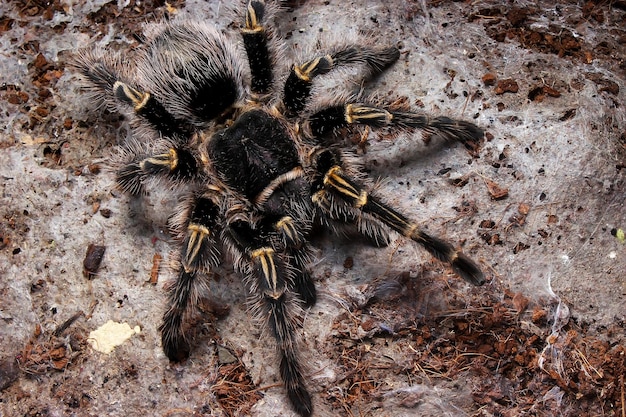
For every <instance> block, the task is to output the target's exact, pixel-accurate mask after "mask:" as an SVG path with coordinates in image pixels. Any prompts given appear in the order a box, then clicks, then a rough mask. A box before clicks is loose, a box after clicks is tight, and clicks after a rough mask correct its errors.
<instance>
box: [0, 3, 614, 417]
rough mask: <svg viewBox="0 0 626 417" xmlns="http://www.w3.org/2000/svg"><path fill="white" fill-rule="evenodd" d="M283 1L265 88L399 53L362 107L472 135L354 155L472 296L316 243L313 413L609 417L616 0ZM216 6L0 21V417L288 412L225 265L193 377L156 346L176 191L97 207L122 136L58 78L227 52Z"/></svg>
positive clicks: (132, 7)
mask: <svg viewBox="0 0 626 417" xmlns="http://www.w3.org/2000/svg"><path fill="white" fill-rule="evenodd" d="M75 3H82V4H75ZM283 6H284V9H283V10H282V11H281V12H280V13H279V14H278V15H277V16H276V21H277V31H278V33H279V34H280V35H281V36H282V37H283V38H284V39H286V46H287V48H286V51H287V52H286V54H285V56H286V59H285V62H283V63H282V64H283V66H281V67H280V68H279V69H280V70H284V69H285V67H286V66H287V65H289V64H290V63H291V62H292V61H293V59H299V58H302V57H303V56H310V52H311V50H315V49H320V50H324V49H325V48H328V47H331V46H332V45H336V44H341V43H346V42H355V41H358V40H360V39H367V41H366V42H376V43H378V44H395V45H397V46H398V47H399V48H400V50H401V58H400V61H399V62H398V63H397V64H396V65H395V66H394V67H393V68H392V69H391V70H390V71H389V72H388V73H387V74H386V75H385V76H383V77H381V78H380V80H378V82H377V84H376V85H374V86H369V87H368V88H371V89H372V90H373V91H375V96H376V98H377V99H378V100H380V101H381V102H387V103H392V105H394V106H399V107H411V108H413V109H416V110H420V111H425V112H428V113H431V114H437V115H439V114H443V115H447V116H450V117H453V118H458V119H466V120H470V121H473V122H474V123H476V124H478V125H479V126H481V127H483V128H484V129H485V130H486V132H487V133H486V135H485V141H484V143H482V145H481V146H480V147H479V148H477V149H469V150H468V149H465V148H464V147H463V146H461V145H456V144H444V143H441V142H440V141H437V140H436V138H434V139H433V140H432V141H431V142H430V143H425V142H424V141H423V140H421V135H419V133H413V134H404V135H400V136H396V135H394V136H391V135H386V134H380V135H376V134H375V133H374V132H370V134H369V138H368V140H367V141H366V142H365V141H363V142H359V141H360V139H361V138H363V137H364V136H363V135H362V134H361V133H358V132H357V134H355V135H352V136H349V138H348V139H352V141H351V140H347V141H346V142H347V144H346V145H347V146H349V147H353V148H354V149H355V150H356V151H357V152H358V153H359V154H360V155H361V156H362V160H363V162H364V169H365V170H366V171H367V172H368V173H369V175H370V176H372V177H373V178H380V179H381V180H382V183H381V185H380V187H379V189H378V192H379V193H380V194H381V195H383V196H384V197H385V199H386V201H388V202H390V203H391V204H392V205H394V206H395V207H398V208H400V209H401V210H403V211H404V212H405V213H407V214H409V215H410V216H412V217H414V218H415V219H417V220H418V221H419V222H420V224H422V225H423V226H424V227H425V228H426V229H428V230H429V232H430V233H432V234H436V235H439V236H442V237H445V238H446V239H448V240H450V241H451V242H455V244H457V245H458V246H459V247H461V248H462V249H463V251H464V252H465V253H467V254H468V255H469V256H471V257H472V258H474V259H476V260H477V261H478V263H479V264H480V265H481V267H482V268H483V270H484V271H485V272H486V275H487V276H488V278H489V280H490V281H489V283H488V284H486V285H485V286H483V287H469V285H468V284H465V283H464V282H462V281H461V280H460V279H458V278H457V277H456V276H455V275H454V274H453V273H452V272H451V271H450V270H449V269H447V268H446V266H445V265H443V264H441V263H440V262H437V261H435V260H433V259H431V258H430V257H429V256H428V255H427V254H425V253H424V251H423V250H421V249H420V248H419V247H417V246H416V245H414V244H413V243H411V242H407V241H406V240H404V239H401V238H399V237H397V236H395V237H394V240H393V242H392V244H391V245H390V246H388V247H386V248H383V249H376V248H372V247H369V246H367V245H366V244H364V243H362V242H354V241H350V240H349V239H343V238H338V237H336V236H331V235H326V234H321V235H320V236H319V237H318V238H317V239H316V241H315V246H316V247H317V248H319V251H318V253H317V254H318V259H317V261H316V262H315V263H314V264H313V265H311V270H312V272H313V276H314V278H315V280H316V283H317V287H318V290H319V293H320V300H319V302H318V304H317V305H316V306H315V307H313V308H312V309H310V310H309V311H307V312H306V315H305V317H304V320H303V327H302V330H301V334H302V338H303V340H304V343H303V344H302V355H303V357H304V358H305V359H306V363H307V364H308V369H307V376H308V378H309V380H310V382H309V387H310V389H311V392H312V394H313V398H314V405H315V408H316V415H320V416H324V415H346V416H408V415H420V416H552V415H559V416H616V417H618V416H619V417H624V416H625V415H626V406H625V405H624V397H625V394H624V392H625V385H624V374H625V369H626V348H625V347H624V342H625V341H626V337H625V330H624V328H625V319H626V308H625V307H624V298H625V296H626V278H625V275H624V271H626V246H625V242H624V240H625V238H624V229H626V208H625V207H624V203H625V199H626V181H625V175H624V173H625V172H626V171H625V167H626V112H625V110H624V105H625V104H626V100H625V99H626V30H625V29H624V28H625V27H626V2H624V1H611V2H602V1H597V2H594V1H589V2H558V4H555V2H545V1H537V2H523V3H520V2H516V3H513V2H490V1H483V2H449V1H400V0H389V1H386V2H379V1H374V0H365V1H359V2H356V1H355V2H352V1H339V0H330V1H321V0H319V1H318V0H309V1H290V2H283ZM229 7H231V6H230V5H229V4H228V2H219V1H211V2H201V1H186V2H182V1H174V2H171V3H162V2H160V1H154V2H153V1H142V2H139V1H135V0H126V1H122V0H120V1H117V2H115V1H111V2H107V1H104V0H98V1H89V2H71V1H64V0H54V1H50V2H43V1H30V0H29V1H26V0H20V1H14V0H12V1H8V2H3V3H2V4H1V5H0V53H1V57H2V58H1V59H0V74H1V80H0V82H1V85H0V110H1V112H0V119H1V120H2V126H3V130H2V131H0V179H1V180H0V187H1V190H2V194H1V195H0V219H1V222H0V295H1V297H0V299H1V300H2V302H1V303H0V340H1V341H2V342H1V346H2V356H1V357H0V416H7V417H8V416H11V417H12V416H103V415H109V416H127V417H130V416H145V415H157V416H169V417H173V416H236V415H253V416H270V415H271V416H278V415H281V416H283V415H284V416H291V415H293V412H292V411H291V409H290V408H289V406H288V404H287V403H286V400H285V397H284V391H283V388H282V386H281V384H280V381H279V378H278V371H277V368H278V367H277V363H276V362H277V361H276V360H275V358H274V349H273V346H272V342H271V340H270V338H269V337H268V336H267V334H266V333H265V332H263V331H262V330H261V329H259V328H257V327H255V325H254V324H253V323H252V321H251V317H250V314H249V313H248V312H247V311H246V306H245V294H244V292H243V289H242V286H241V284H240V282H239V280H238V278H237V277H236V276H234V275H233V274H231V273H230V272H229V269H228V268H227V266H225V267H224V271H221V273H220V274H219V276H216V279H215V282H212V284H211V285H212V291H213V293H214V295H215V297H216V299H215V300H207V301H206V302H205V303H204V305H203V311H204V314H205V316H206V317H205V318H206V319H207V320H206V321H200V322H199V323H198V337H197V339H196V346H195V348H194V351H193V352H192V354H191V357H190V358H189V360H188V361H186V362H185V363H182V364H170V363H169V362H168V360H167V358H166V357H165V355H164V354H163V353H162V350H161V346H160V336H159V334H158V330H157V327H158V325H159V323H160V318H161V315H162V313H163V309H164V302H165V297H164V290H163V285H164V283H165V282H166V281H168V280H170V279H172V277H173V274H172V272H171V271H170V269H169V268H168V265H169V264H170V263H171V259H172V253H174V252H175V251H176V245H175V243H174V242H173V241H172V238H171V236H170V235H169V233H168V230H167V227H166V222H167V218H168V215H169V210H170V209H171V207H172V204H173V202H175V201H176V196H172V195H171V193H163V192H160V191H159V190H158V189H157V190H151V192H150V194H149V195H148V196H147V197H146V198H145V201H143V204H142V205H141V207H137V205H136V204H135V202H132V201H129V199H128V198H127V197H126V196H124V195H123V194H122V193H120V192H119V191H117V190H116V188H115V186H114V179H113V176H114V175H113V174H112V173H111V172H110V171H109V170H107V161H108V160H110V157H111V155H113V154H114V153H115V147H116V146H118V145H119V144H121V143H123V141H124V140H125V139H126V138H127V137H128V135H129V127H128V123H127V120H125V119H124V118H123V117H121V116H119V115H117V114H111V113H108V112H103V111H99V110H98V109H96V108H94V103H91V102H90V101H89V99H88V98H86V96H85V95H84V94H83V91H82V89H81V84H80V81H79V79H78V77H77V76H76V74H74V73H73V72H72V70H71V68H70V65H69V63H70V62H71V59H72V56H73V55H74V54H75V52H76V51H77V50H79V49H81V48H87V47H93V45H98V46H99V47H103V48H109V49H111V50H119V51H126V52H125V53H127V54H128V55H127V56H128V57H129V58H128V60H129V61H132V52H131V51H132V50H133V49H134V48H137V47H139V46H140V44H141V42H142V39H143V37H142V33H143V32H144V29H145V27H146V26H149V25H150V24H152V23H154V22H162V21H164V20H179V19H200V20H205V21H209V22H215V24H216V26H218V27H219V28H220V30H223V31H225V32H226V33H228V34H230V35H229V36H232V39H233V41H234V42H236V41H237V39H238V38H237V31H236V28H237V27H239V25H240V23H239V22H238V21H236V19H237V18H236V16H235V15H234V14H233V13H230V12H229V11H228V10H227V9H228V8H229ZM340 75H341V76H342V77H343V78H342V79H341V80H340V81H338V82H339V85H350V84H349V83H350V76H351V73H350V72H347V73H344V74H340ZM336 86H337V85H334V84H332V83H326V84H324V83H323V85H322V88H321V90H322V93H323V94H332V93H333V91H334V88H335V87H336ZM353 87H354V86H353ZM368 91H369V90H368ZM351 142H356V143H351ZM217 299H219V300H220V301H219V302H218V301H216V300H217ZM108 320H113V321H114V322H119V323H127V324H128V325H129V327H128V329H130V331H129V333H128V336H129V337H130V338H129V339H127V340H126V341H124V342H122V341H120V342H119V343H121V345H119V346H118V347H117V348H115V349H114V350H113V351H112V352H111V353H109V354H106V353H101V352H100V351H99V350H98V349H97V348H100V347H102V342H101V340H100V339H97V338H96V337H95V336H94V335H93V334H91V332H92V331H94V330H96V329H98V328H100V327H101V326H102V325H104V324H105V323H106V322H107V321H108ZM211 322H213V323H214V324H213V325H211V324H209V323H211ZM136 326H138V327H139V329H136ZM135 329H136V330H139V333H136V332H135ZM94 340H96V341H97V343H96V344H95V346H94V344H93V341H94ZM90 341H91V342H92V343H89V342H90Z"/></svg>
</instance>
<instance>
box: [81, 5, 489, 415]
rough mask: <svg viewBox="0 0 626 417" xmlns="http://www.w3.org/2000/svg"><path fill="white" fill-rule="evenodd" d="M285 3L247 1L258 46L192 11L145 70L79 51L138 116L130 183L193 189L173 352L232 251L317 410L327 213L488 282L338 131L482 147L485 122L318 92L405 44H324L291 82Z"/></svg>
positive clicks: (186, 208)
mask: <svg viewBox="0 0 626 417" xmlns="http://www.w3.org/2000/svg"><path fill="white" fill-rule="evenodd" d="M272 9H273V7H272V5H271V4H268V5H266V4H265V3H264V2H263V1H261V0H251V1H249V2H248V3H247V5H246V9H245V19H243V18H242V21H241V26H242V27H241V36H242V38H243V47H244V48H243V49H244V50H245V56H244V53H243V51H241V52H240V51H239V49H237V46H236V45H233V44H232V43H231V42H229V41H228V40H227V39H226V38H225V37H224V35H222V34H221V33H219V32H218V31H217V30H216V29H214V28H213V27H211V26H209V25H207V24H204V23H193V22H185V23H173V24H166V25H163V26H162V27H161V29H160V31H158V32H157V33H155V34H154V36H152V38H151V39H150V40H149V41H148V42H146V44H145V45H144V47H143V48H142V49H141V50H140V51H139V53H138V58H137V59H134V60H133V61H134V62H133V64H134V65H133V67H134V69H127V67H128V65H127V62H126V60H125V59H123V58H122V57H121V56H120V55H115V54H107V53H102V52H97V51H92V52H86V53H83V54H80V56H79V58H78V59H77V64H76V66H77V68H78V70H79V71H80V72H81V73H82V75H83V76H84V78H86V80H87V82H88V84H89V87H90V90H91V92H92V93H94V94H95V96H97V98H99V99H101V100H103V101H104V103H105V104H107V105H108V106H109V107H110V108H113V109H116V110H118V111H122V112H125V113H127V114H128V115H129V117H130V118H131V121H132V122H133V126H134V127H135V129H134V132H135V137H136V139H135V142H134V144H131V145H127V146H126V148H125V150H124V152H123V155H124V156H125V161H124V163H122V164H121V167H120V168H119V169H118V170H117V183H118V185H119V187H120V188H121V189H122V190H124V191H126V192H128V193H130V194H132V195H139V194H141V193H142V192H143V191H144V187H145V185H144V183H145V182H146V181H147V180H148V179H150V178H154V177H159V178H161V179H164V180H166V181H170V183H171V185H172V186H179V185H181V183H184V184H186V190H188V191H187V194H186V197H185V198H184V199H182V200H181V203H180V204H179V207H178V210H177V214H175V215H174V216H172V217H171V225H172V230H173V231H174V233H175V234H176V236H177V237H178V238H179V240H180V242H181V244H180V248H181V249H180V257H179V259H178V261H177V265H178V267H177V269H178V271H177V273H178V278H177V280H176V281H175V283H174V284H173V285H172V286H171V289H170V290H169V300H168V309H167V311H166V312H165V314H164V316H163V322H162V324H161V325H160V331H161V340H162V344H163V350H164V351H165V354H166V355H167V357H168V358H169V359H170V360H172V361H181V360H183V359H185V358H187V357H188V356H189V353H190V349H191V343H190V340H189V338H190V337H189V334H188V328H189V318H190V317H191V316H193V315H194V313H195V312H196V309H197V307H198V302H199V299H200V297H201V296H202V294H204V293H205V292H206V291H207V275H208V274H210V273H211V271H214V270H215V269H216V268H218V267H219V266H220V264H221V262H222V260H223V259H229V260H230V261H231V262H232V263H233V265H234V269H235V270H236V271H237V272H238V273H239V274H241V276H242V277H243V282H244V284H245V287H246V289H247V291H248V293H249V297H250V298H251V299H252V301H253V303H252V305H253V306H254V307H253V312H254V313H255V314H256V316H258V317H259V318H261V319H263V320H264V321H265V322H266V323H267V326H268V327H269V329H270V331H271V334H272V335H273V336H274V338H275V339H276V346H277V350H278V355H279V356H280V375H281V377H282V380H283V382H284V386H285V388H286V391H287V396H288V397H289V400H290V401H291V404H292V405H293V407H294V409H295V410H296V411H297V412H298V414H300V415H302V416H309V415H311V413H312V410H313V406H312V402H311V396H310V394H309V392H308V390H307V388H306V384H305V381H304V380H305V376H304V371H303V366H302V365H301V363H300V362H299V360H298V347H297V346H298V340H297V339H298V338H297V333H298V326H299V325H300V324H299V323H300V320H299V319H300V317H301V312H302V308H304V307H310V306H312V305H313V304H315V301H316V290H315V285H314V282H313V279H312V277H311V275H310V272H309V271H308V269H307V267H308V265H309V264H310V261H311V259H310V258H311V253H312V251H311V246H310V243H309V240H310V239H309V238H310V235H311V231H312V228H313V227H314V226H315V225H321V226H325V227H327V228H329V229H331V230H333V231H335V232H340V231H343V230H344V229H346V228H348V229H351V230H353V231H356V232H357V233H359V234H360V235H362V236H363V237H365V238H366V239H368V240H369V241H371V242H372V243H374V244H375V245H378V246H384V245H386V244H387V243H388V242H389V231H390V230H394V231H396V232H398V233H400V234H401V235H403V236H405V237H407V238H409V239H412V240H414V241H415V242H417V243H419V244H421V245H422V246H423V247H424V248H425V249H426V250H427V251H428V252H430V253H431V254H432V255H433V256H434V257H436V258H437V259H440V260H442V261H445V262H447V263H449V264H450V265H451V267H452V269H453V270H454V271H455V272H456V273H457V274H458V275H460V276H461V277H463V278H464V279H466V280H467V281H469V282H470V283H472V284H475V285H481V284H483V283H484V282H485V279H484V276H483V273H482V272H481V271H480V269H479V268H478V266H477V265H476V264H475V263H474V262H473V261H472V260H470V259H469V258H468V257H467V256H465V255H464V254H462V253H461V252H459V251H457V250H456V249H455V248H454V247H453V246H452V245H451V244H449V243H447V242H445V241H442V240H440V239H438V238H435V237H432V236H430V235H428V234H426V233H425V232H424V231H423V230H421V229H420V228H419V227H418V225H417V223H416V222H414V221H412V220H410V219H409V218H408V217H406V216H405V215H404V214H401V213H399V212H398V211H396V210H394V209H393V208H391V207H389V206H388V205H387V204H385V203H384V202H383V201H382V199H381V198H379V197H378V196H376V195H374V194H372V193H370V192H368V191H367V190H366V186H365V185H364V184H368V181H367V179H366V178H364V177H363V175H362V174H361V173H360V171H359V170H358V169H357V168H356V166H355V164H354V163H352V162H351V161H352V160H353V159H354V157H351V156H350V154H349V152H346V151H343V150H341V149H339V146H338V142H339V140H338V137H339V136H340V135H339V134H340V133H341V132H342V131H345V128H349V127H350V126H366V127H369V128H373V129H377V128H387V129H391V130H412V129H419V130H422V131H423V132H425V134H434V135H438V136H440V137H443V138H446V139H455V140H459V141H461V142H463V143H464V144H465V145H466V146H472V145H474V144H475V143H476V142H478V141H479V140H480V139H482V136H483V131H482V130H481V129H480V128H478V127H477V126H475V125H474V124H472V123H469V122H464V121H457V120H451V119H449V118H447V117H430V116H428V115H425V114H422V113H417V112H410V111H394V110H392V109H391V108H390V107H389V106H388V107H387V108H385V107H383V106H379V105H375V104H372V101H371V100H370V101H369V102H367V100H358V101H357V100H356V99H347V98H345V97H342V96H338V97H335V98H334V99H333V100H331V101H326V104H324V105H318V106H314V105H312V104H311V99H312V98H313V95H314V94H313V93H314V91H315V90H313V84H314V80H315V78H316V77H318V76H321V75H324V74H327V73H331V72H333V71H334V70H335V69H337V68H340V67H345V66H356V67H358V68H360V69H361V73H360V74H361V77H362V80H361V81H362V82H365V81H368V80H372V79H373V78H374V77H376V76H377V75H379V74H381V73H382V72H383V71H385V70H387V69H388V68H389V67H390V66H391V65H392V64H393V63H395V62H396V61H397V60H398V58H399V56H400V53H399V50H398V49H397V48H396V47H373V46H372V47H370V46H363V45H359V44H352V45H345V46H343V47H340V48H336V49H335V50H334V51H332V52H329V53H328V54H319V55H317V56H313V57H311V59H310V60H307V61H306V62H302V63H299V64H297V65H293V66H291V70H290V71H289V73H288V74H285V75H286V78H285V79H284V81H283V83H282V89H281V88H279V86H277V82H276V80H277V79H280V78H279V77H277V74H275V73H274V72H275V71H274V67H275V63H276V62H277V59H279V58H281V57H280V56H278V55H279V52H278V50H277V44H278V39H277V36H276V35H274V34H273V31H272V30H271V28H270V27H268V26H267V25H268V22H269V21H270V20H271V19H270V14H271V12H272ZM246 57H247V59H245V58H246ZM246 66H247V68H246ZM141 138H143V139H145V140H144V141H140V140H137V139H141ZM141 142H143V143H141Z"/></svg>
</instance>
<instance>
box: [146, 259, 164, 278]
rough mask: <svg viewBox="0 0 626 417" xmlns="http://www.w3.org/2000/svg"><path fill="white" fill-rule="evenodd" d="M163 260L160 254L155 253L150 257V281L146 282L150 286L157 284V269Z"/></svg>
mask: <svg viewBox="0 0 626 417" xmlns="http://www.w3.org/2000/svg"><path fill="white" fill-rule="evenodd" d="M162 260H163V256H161V254H160V253H155V254H154V256H152V269H151V270H150V279H149V280H148V282H149V283H150V284H152V285H156V284H157V282H159V269H160V266H161V261H162Z"/></svg>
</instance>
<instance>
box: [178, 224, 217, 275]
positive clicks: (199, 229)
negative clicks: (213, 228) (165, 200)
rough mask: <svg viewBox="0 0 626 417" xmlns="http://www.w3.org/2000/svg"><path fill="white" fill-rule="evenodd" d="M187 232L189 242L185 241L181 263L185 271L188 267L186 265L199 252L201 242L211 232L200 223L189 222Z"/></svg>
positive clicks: (191, 261) (190, 262)
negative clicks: (183, 260)
mask: <svg viewBox="0 0 626 417" xmlns="http://www.w3.org/2000/svg"><path fill="white" fill-rule="evenodd" d="M187 232H188V233H189V242H188V243H187V248H186V250H185V261H186V262H184V264H185V265H183V266H184V268H185V271H186V272H189V271H187V269H188V265H189V264H192V263H193V261H194V260H195V259H196V258H197V256H198V254H199V253H200V249H201V248H202V242H203V241H204V239H206V238H207V237H208V236H209V235H210V234H211V232H210V231H209V229H208V228H207V227H205V226H203V225H201V224H197V223H190V224H189V226H187Z"/></svg>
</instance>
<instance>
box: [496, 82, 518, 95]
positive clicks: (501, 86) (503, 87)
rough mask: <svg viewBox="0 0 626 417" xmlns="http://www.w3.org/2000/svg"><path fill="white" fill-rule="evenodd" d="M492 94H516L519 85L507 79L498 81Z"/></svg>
mask: <svg viewBox="0 0 626 417" xmlns="http://www.w3.org/2000/svg"><path fill="white" fill-rule="evenodd" d="M493 91H494V93H496V94H498V95H500V94H504V93H517V92H518V91H519V85H518V84H517V81H515V80H513V79H511V78H509V79H506V80H500V81H498V85H496V88H495V90H493Z"/></svg>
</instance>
